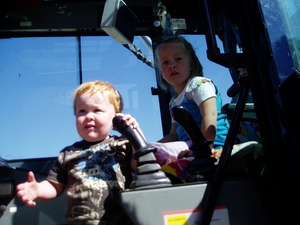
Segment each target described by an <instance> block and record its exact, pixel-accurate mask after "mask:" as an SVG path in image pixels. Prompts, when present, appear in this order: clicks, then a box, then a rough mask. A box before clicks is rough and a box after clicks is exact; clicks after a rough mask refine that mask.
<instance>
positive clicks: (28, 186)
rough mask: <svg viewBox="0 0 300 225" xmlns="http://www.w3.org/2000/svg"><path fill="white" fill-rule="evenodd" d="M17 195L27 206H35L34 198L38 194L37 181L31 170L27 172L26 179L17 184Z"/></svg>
mask: <svg viewBox="0 0 300 225" xmlns="http://www.w3.org/2000/svg"><path fill="white" fill-rule="evenodd" d="M16 189H17V191H18V192H17V196H18V197H20V198H21V199H22V201H23V202H25V203H26V204H27V205H29V206H35V205H36V202H34V200H35V199H36V198H37V196H38V183H37V182H36V180H35V177H34V174H33V172H31V171H30V172H29V173H28V181H26V182H25V183H22V184H19V185H18V186H17V187H16Z"/></svg>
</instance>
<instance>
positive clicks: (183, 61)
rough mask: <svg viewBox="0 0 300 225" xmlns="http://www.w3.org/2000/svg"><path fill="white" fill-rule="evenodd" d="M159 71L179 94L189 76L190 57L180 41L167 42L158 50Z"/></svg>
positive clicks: (190, 68)
mask: <svg viewBox="0 0 300 225" xmlns="http://www.w3.org/2000/svg"><path fill="white" fill-rule="evenodd" d="M158 62H159V68H160V73H161V74H162V77H163V79H165V80H166V81H167V82H168V83H169V84H170V85H172V86H173V88H174V89H175V91H176V92H177V93H178V94H179V93H180V92H181V91H182V90H183V89H184V87H185V85H186V83H187V81H188V79H189V78H190V74H191V70H192V66H191V57H190V55H189V54H188V53H187V52H186V51H185V49H184V47H183V46H182V44H181V43H167V44H164V45H163V46H161V47H160V49H159V52H158Z"/></svg>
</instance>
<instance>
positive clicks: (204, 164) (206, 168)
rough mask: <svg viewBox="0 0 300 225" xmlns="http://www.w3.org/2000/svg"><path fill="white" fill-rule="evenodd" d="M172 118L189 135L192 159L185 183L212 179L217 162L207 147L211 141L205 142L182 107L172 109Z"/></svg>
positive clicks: (192, 119)
mask: <svg viewBox="0 0 300 225" xmlns="http://www.w3.org/2000/svg"><path fill="white" fill-rule="evenodd" d="M172 117H173V118H174V119H175V120H176V121H177V122H178V123H179V124H180V125H181V126H182V127H183V128H184V130H185V131H186V132H187V134H188V135H189V137H190V139H191V141H192V145H191V146H190V149H191V150H193V156H194V159H193V160H192V161H191V163H190V164H189V170H188V177H187V179H186V181H187V182H194V181H206V180H210V179H212V177H213V174H214V172H215V169H216V166H215V162H216V161H217V160H216V159H215V158H214V157H212V156H211V155H212V153H211V149H210V147H209V145H210V144H212V143H213V142H212V141H209V140H206V139H205V138H204V136H203V134H202V132H201V130H200V128H199V127H198V125H197V123H196V121H195V119H194V118H193V116H192V115H191V114H190V112H189V111H188V110H187V109H186V108H184V107H183V106H174V107H173V108H172Z"/></svg>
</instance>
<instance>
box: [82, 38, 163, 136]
mask: <svg viewBox="0 0 300 225" xmlns="http://www.w3.org/2000/svg"><path fill="white" fill-rule="evenodd" d="M81 40H82V43H81V46H82V70H83V72H82V74H83V82H85V81H91V80H102V81H108V82H109V83H111V84H112V85H113V86H114V87H115V88H116V89H117V90H118V91H119V92H120V93H121V95H122V97H123V100H124V111H123V113H125V114H131V115H132V116H134V117H135V118H136V119H137V121H138V122H139V124H140V127H141V129H142V130H143V132H144V135H145V137H146V138H147V141H148V142H153V141H157V140H159V139H161V138H162V128H161V119H160V110H159V103H158V96H153V95H152V94H151V87H157V85H156V77H155V71H154V69H153V68H151V67H149V66H148V65H146V64H145V63H143V62H142V61H141V60H139V59H137V57H136V56H135V55H134V54H133V53H132V52H130V51H129V50H128V49H127V48H125V47H124V46H123V45H121V44H118V43H117V42H116V41H114V40H113V39H112V38H111V37H82V38H81ZM133 44H134V45H135V46H136V47H138V48H140V49H141V51H142V53H143V54H144V55H147V56H148V57H149V58H151V59H153V54H152V52H151V51H150V50H149V49H147V47H146V46H145V45H144V44H143V42H142V40H141V39H140V38H139V37H135V39H134V41H133ZM112 134H117V135H119V133H117V132H115V131H113V132H112Z"/></svg>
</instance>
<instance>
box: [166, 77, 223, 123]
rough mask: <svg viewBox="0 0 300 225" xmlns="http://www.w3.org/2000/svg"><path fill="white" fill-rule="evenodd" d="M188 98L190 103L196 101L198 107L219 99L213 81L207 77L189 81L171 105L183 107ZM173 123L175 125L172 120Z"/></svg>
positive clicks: (194, 78)
mask: <svg viewBox="0 0 300 225" xmlns="http://www.w3.org/2000/svg"><path fill="white" fill-rule="evenodd" d="M184 97H186V98H187V99H188V100H190V101H194V102H195V103H196V104H197V105H198V106H199V105H200V104H201V103H202V102H204V101H205V100H207V99H209V98H211V97H217V95H216V88H215V86H214V84H213V83H212V81H211V80H210V79H208V78H205V77H193V78H192V79H190V80H189V81H188V83H187V84H186V86H185V88H184V89H183V90H182V92H181V93H180V94H179V95H178V96H176V97H175V96H174V97H173V98H172V99H171V105H170V107H171V108H172V107H173V106H176V105H181V103H182V102H183V100H184ZM172 123H175V120H174V119H173V118H172Z"/></svg>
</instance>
